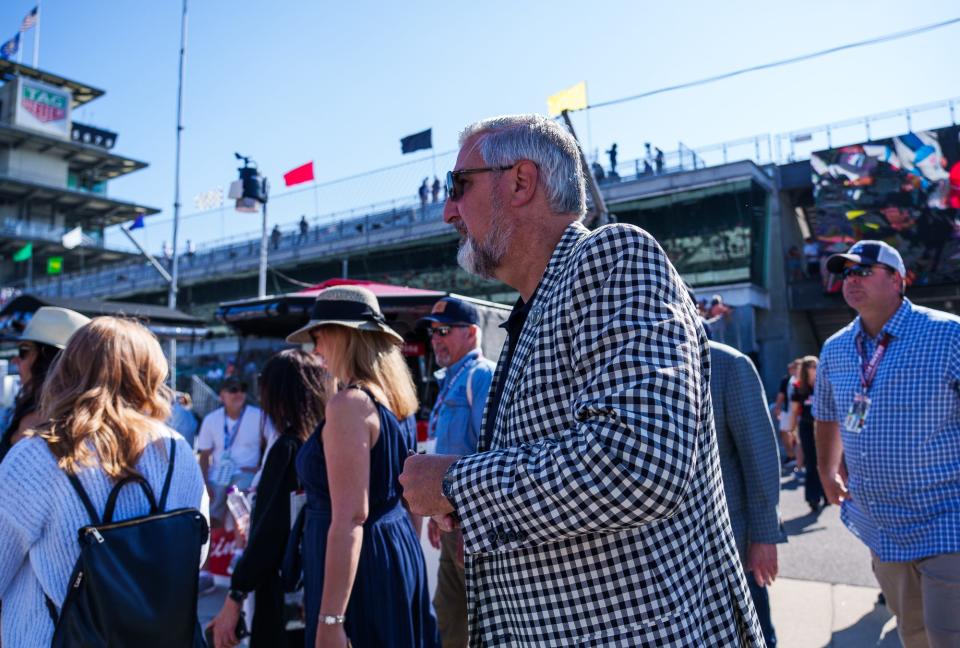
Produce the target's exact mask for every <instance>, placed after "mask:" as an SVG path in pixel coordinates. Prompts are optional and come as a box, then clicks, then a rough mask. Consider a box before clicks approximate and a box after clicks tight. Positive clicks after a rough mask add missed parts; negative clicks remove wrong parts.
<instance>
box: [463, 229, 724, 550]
mask: <svg viewBox="0 0 960 648" xmlns="http://www.w3.org/2000/svg"><path fill="white" fill-rule="evenodd" d="M586 241H587V242H586V243H585V247H586V248H587V249H584V250H582V251H581V253H580V254H577V255H574V257H573V262H574V263H579V264H580V265H579V267H578V268H577V270H576V271H574V272H569V273H568V274H569V276H570V277H571V279H570V281H569V282H568V284H567V285H566V286H561V287H560V288H559V289H558V290H559V292H560V293H563V294H562V298H560V299H559V303H566V304H568V305H569V306H570V307H571V312H570V313H567V314H564V315H563V318H564V319H566V320H569V321H571V322H573V323H574V324H573V325H572V326H571V333H572V340H571V343H570V344H569V346H568V347H567V348H568V349H569V353H571V354H572V355H573V356H574V357H572V358H571V361H572V362H571V364H572V366H573V367H575V373H576V374H577V375H576V379H575V381H574V385H575V389H574V391H572V392H570V393H563V390H551V389H546V390H544V391H543V392H542V395H541V400H540V401H539V402H538V401H537V400H535V399H530V398H529V397H528V398H526V399H525V400H524V401H523V403H524V405H523V407H525V408H527V409H526V410H525V412H524V415H523V416H522V420H523V421H525V422H529V423H530V424H532V425H536V423H537V421H538V419H539V420H541V421H542V420H546V419H548V418H550V416H551V413H552V412H555V411H556V410H557V409H558V408H572V414H573V416H571V417H569V419H568V420H569V421H571V422H573V426H572V427H570V428H567V429H558V430H543V431H542V433H543V434H542V435H541V434H540V433H539V432H541V431H533V432H532V436H534V437H536V436H546V437H547V438H543V439H541V440H538V441H536V442H533V443H521V444H519V445H513V446H512V447H509V448H506V449H501V450H494V451H490V452H485V453H481V454H477V455H471V456H468V457H465V458H463V459H461V460H459V461H458V462H457V463H456V464H455V465H454V466H453V467H452V468H451V476H452V478H453V489H452V495H453V498H452V499H453V500H454V503H455V505H456V506H457V510H458V513H459V515H460V517H461V520H462V524H463V529H464V540H465V546H466V549H467V551H468V552H470V553H482V552H490V551H505V550H512V549H516V548H517V547H518V546H524V545H537V544H539V543H543V542H548V541H549V542H555V541H557V540H560V539H563V538H568V537H573V536H577V535H585V534H594V533H608V532H613V531H617V530H622V529H625V528H631V527H636V526H639V525H643V524H646V523H648V522H651V521H655V520H659V519H662V518H666V517H669V516H671V514H672V513H673V512H674V510H675V509H676V507H677V506H678V505H679V504H680V503H681V502H682V501H683V499H684V496H685V494H686V493H687V490H688V487H689V484H690V479H691V476H692V473H693V467H694V464H695V459H696V454H697V447H696V439H697V430H698V425H699V421H698V418H697V415H696V413H697V412H699V411H700V409H701V403H700V402H699V401H700V396H699V394H700V389H701V381H702V380H704V379H705V378H704V377H703V376H700V375H699V372H696V371H694V369H693V368H694V367H699V366H700V365H699V357H697V356H696V354H698V353H699V347H698V346H697V344H696V337H697V329H696V324H695V322H694V320H693V317H692V313H691V311H690V309H688V308H686V307H685V306H684V301H683V300H684V299H685V297H683V296H682V293H681V290H680V283H679V277H678V276H677V275H676V273H675V271H673V269H672V267H671V266H669V264H668V262H667V261H666V256H665V255H664V253H663V251H662V250H661V249H660V248H659V246H658V245H657V244H656V242H655V241H653V239H652V238H650V237H649V235H647V234H646V233H645V232H643V231H642V230H639V229H636V228H622V227H620V228H611V229H605V230H601V231H600V232H594V235H592V236H590V237H588V238H587V239H586ZM564 291H566V292H564ZM548 310H549V307H548ZM526 370H527V371H535V372H536V371H537V370H538V368H537V367H527V368H526ZM547 378H549V377H547ZM561 399H562V400H563V403H561V402H559V401H560V400H561ZM531 403H532V404H531ZM538 411H539V412H540V414H539V415H538ZM505 445H507V444H505ZM496 528H508V529H516V530H518V531H517V532H516V533H515V534H511V537H509V538H507V539H506V540H508V542H503V540H504V539H505V538H503V537H500V538H499V542H498V541H497V540H498V538H497V537H496V533H495V532H494V530H495V529H496Z"/></svg>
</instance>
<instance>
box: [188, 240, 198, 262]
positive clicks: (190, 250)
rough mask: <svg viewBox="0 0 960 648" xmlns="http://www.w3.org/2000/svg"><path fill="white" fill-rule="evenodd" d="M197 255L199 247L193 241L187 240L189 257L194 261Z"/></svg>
mask: <svg viewBox="0 0 960 648" xmlns="http://www.w3.org/2000/svg"><path fill="white" fill-rule="evenodd" d="M196 253H197V246H196V245H194V243H193V241H191V240H190V239H187V256H188V257H190V258H191V259H192V258H193V255H195V254H196Z"/></svg>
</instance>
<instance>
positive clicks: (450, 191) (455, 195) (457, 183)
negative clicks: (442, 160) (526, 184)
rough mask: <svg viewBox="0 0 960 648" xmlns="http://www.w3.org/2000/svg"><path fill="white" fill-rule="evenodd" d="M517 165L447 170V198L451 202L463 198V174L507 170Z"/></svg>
mask: <svg viewBox="0 0 960 648" xmlns="http://www.w3.org/2000/svg"><path fill="white" fill-rule="evenodd" d="M515 166H517V165H516V164H511V165H510V166H495V167H477V168H476V169H460V170H458V171H447V200H450V201H452V202H457V201H458V200H460V199H461V198H463V191H464V184H463V176H467V175H471V174H474V173H489V172H491V171H509V170H510V169H512V168H513V167H515Z"/></svg>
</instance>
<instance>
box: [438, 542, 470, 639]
mask: <svg viewBox="0 0 960 648" xmlns="http://www.w3.org/2000/svg"><path fill="white" fill-rule="evenodd" d="M459 542H460V532H459V531H454V532H453V533H442V534H441V535H440V569H439V570H438V572H437V591H436V593H435V594H434V595H433V606H434V607H435V608H436V610H437V624H438V625H439V626H440V640H441V641H442V642H443V648H466V645H467V636H468V635H467V587H466V580H465V578H464V574H463V567H461V566H460V563H459V562H458V561H457V545H458V544H459Z"/></svg>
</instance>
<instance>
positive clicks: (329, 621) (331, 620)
mask: <svg viewBox="0 0 960 648" xmlns="http://www.w3.org/2000/svg"><path fill="white" fill-rule="evenodd" d="M346 620H347V617H346V616H345V615H343V614H321V615H320V624H321V625H341V624H342V623H343V622H344V621H346Z"/></svg>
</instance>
